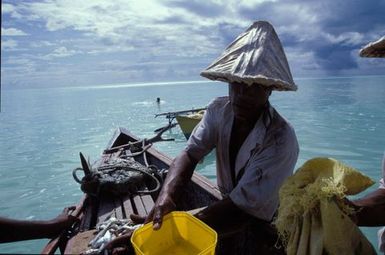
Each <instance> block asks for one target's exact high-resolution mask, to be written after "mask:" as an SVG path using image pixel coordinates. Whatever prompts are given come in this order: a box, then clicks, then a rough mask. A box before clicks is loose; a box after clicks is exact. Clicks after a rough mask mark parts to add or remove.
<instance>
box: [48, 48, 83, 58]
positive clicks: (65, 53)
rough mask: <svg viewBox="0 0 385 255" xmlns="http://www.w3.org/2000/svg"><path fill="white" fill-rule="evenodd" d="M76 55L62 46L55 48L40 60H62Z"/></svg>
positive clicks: (74, 51) (73, 51)
mask: <svg viewBox="0 0 385 255" xmlns="http://www.w3.org/2000/svg"><path fill="white" fill-rule="evenodd" d="M77 53H79V52H78V51H76V50H68V49H67V48H66V47H64V46H62V47H59V48H56V49H55V50H53V51H52V52H51V53H49V54H47V55H45V56H44V57H42V58H43V59H53V58H64V57H69V56H72V55H75V54H77Z"/></svg>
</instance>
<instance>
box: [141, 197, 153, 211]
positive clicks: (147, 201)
mask: <svg viewBox="0 0 385 255" xmlns="http://www.w3.org/2000/svg"><path fill="white" fill-rule="evenodd" d="M140 198H141V199H142V203H143V207H144V209H145V211H146V216H147V215H148V214H149V213H150V211H151V210H152V208H153V207H154V200H153V199H152V197H151V195H141V196H140Z"/></svg>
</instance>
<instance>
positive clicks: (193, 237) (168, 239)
mask: <svg viewBox="0 0 385 255" xmlns="http://www.w3.org/2000/svg"><path fill="white" fill-rule="evenodd" d="M131 243H132V245H133V246H134V249H135V253H136V254H137V255H157V254H168V255H172V254H178V255H179V254H187V255H208V254H213V255H214V254H215V246H216V244H217V233H216V232H215V231H214V230H213V229H211V228H210V227H209V226H207V225H206V224H205V223H203V222H202V221H201V220H199V219H197V218H196V217H194V216H192V215H191V214H189V213H186V212H171V213H169V214H167V215H166V216H164V217H163V224H162V227H161V228H160V229H159V230H156V231H154V230H153V229H152V223H147V224H146V225H144V226H142V227H140V228H138V229H136V230H135V232H134V233H133V234H132V237H131Z"/></svg>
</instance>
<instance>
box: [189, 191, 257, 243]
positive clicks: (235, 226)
mask: <svg viewBox="0 0 385 255" xmlns="http://www.w3.org/2000/svg"><path fill="white" fill-rule="evenodd" d="M195 216H196V217H197V218H199V219H200V220H202V221H203V222H205V223H206V224H207V225H209V226H210V227H212V228H213V229H214V230H215V231H216V232H217V233H218V234H220V235H226V234H231V233H234V232H238V231H239V230H240V229H242V228H243V227H244V226H245V223H246V222H248V221H249V220H250V219H251V218H252V216H251V215H249V214H247V213H245V212H244V211H242V210H241V209H240V208H238V207H237V206H236V205H235V204H234V202H233V201H232V200H231V199H230V198H229V197H226V198H224V199H222V200H220V201H218V202H216V203H214V204H212V205H210V206H208V207H206V208H205V209H204V210H202V211H200V212H199V213H197V214H196V215H195Z"/></svg>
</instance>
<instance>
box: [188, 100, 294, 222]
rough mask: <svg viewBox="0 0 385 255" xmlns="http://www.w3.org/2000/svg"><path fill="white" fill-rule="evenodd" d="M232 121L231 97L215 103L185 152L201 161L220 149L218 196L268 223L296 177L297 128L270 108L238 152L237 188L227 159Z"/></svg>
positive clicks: (228, 158) (217, 156)
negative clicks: (291, 178) (287, 185)
mask: <svg viewBox="0 0 385 255" xmlns="http://www.w3.org/2000/svg"><path fill="white" fill-rule="evenodd" d="M233 119H234V114H233V111H232V107H231V104H230V102H229V99H228V97H220V98H216V99H215V100H213V102H211V103H210V105H209V106H208V109H207V110H206V113H205V114H204V116H203V118H202V120H201V121H200V123H199V124H198V125H197V126H196V127H195V129H194V131H193V133H192V135H191V136H190V138H189V140H188V142H187V147H186V151H187V152H188V153H189V155H190V156H191V157H193V158H194V159H196V160H200V159H202V158H203V157H204V156H205V155H207V154H208V153H209V152H210V151H211V150H213V149H214V148H216V159H217V161H216V165H217V172H216V173H217V183H218V187H219V189H220V191H221V192H222V193H223V194H224V195H225V196H226V195H229V196H230V199H231V200H232V201H233V202H234V203H235V204H236V205H237V206H238V207H239V208H241V209H242V210H244V211H245V212H247V213H249V214H251V215H253V216H255V217H257V218H259V219H263V220H267V221H270V220H271V219H272V217H273V215H274V213H275V211H276V210H277V208H278V201H279V197H278V191H279V188H280V187H281V185H282V183H283V181H284V180H285V179H286V178H287V177H288V176H290V175H291V174H292V173H293V170H294V166H295V163H296V161H297V158H298V153H299V146H298V142H297V138H296V135H295V132H294V129H293V128H292V127H291V125H290V124H289V123H288V122H287V121H286V120H285V119H284V118H283V117H281V116H280V115H279V114H278V112H277V111H276V110H275V109H274V108H273V107H271V106H270V107H269V109H268V111H266V112H265V113H264V114H263V115H262V116H261V117H260V119H259V120H258V121H257V123H256V124H255V126H254V128H253V129H252V131H251V132H250V133H249V135H248V136H247V138H246V139H245V141H244V142H243V144H242V146H241V148H240V149H239V152H238V155H237V157H236V161H235V177H236V179H239V181H238V183H237V184H236V185H235V186H234V184H233V180H232V178H231V167H230V156H229V146H230V136H231V129H232V124H233ZM243 168H244V170H242V169H243ZM242 172H243V174H242ZM239 175H241V176H239Z"/></svg>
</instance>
